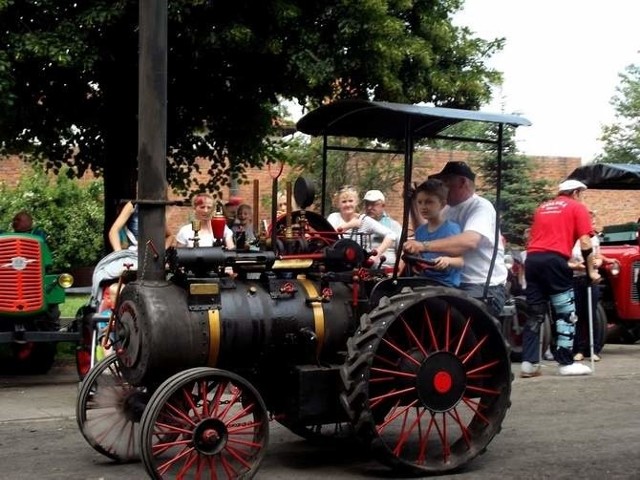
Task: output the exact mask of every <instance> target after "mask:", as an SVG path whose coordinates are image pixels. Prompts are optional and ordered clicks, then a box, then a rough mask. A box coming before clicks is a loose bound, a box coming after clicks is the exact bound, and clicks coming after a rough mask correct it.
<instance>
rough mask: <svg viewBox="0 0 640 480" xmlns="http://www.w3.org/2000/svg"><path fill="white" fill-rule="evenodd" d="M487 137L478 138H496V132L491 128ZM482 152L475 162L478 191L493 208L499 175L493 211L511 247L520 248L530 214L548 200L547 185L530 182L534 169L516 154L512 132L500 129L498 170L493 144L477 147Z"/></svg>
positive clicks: (528, 223) (545, 182) (540, 182)
mask: <svg viewBox="0 0 640 480" xmlns="http://www.w3.org/2000/svg"><path fill="white" fill-rule="evenodd" d="M486 133H487V136H485V137H480V138H493V139H494V140H495V139H497V135H498V132H497V129H496V127H494V126H492V127H491V128H489V129H488V130H487V132H486ZM476 146H477V147H479V148H481V149H482V150H483V151H484V152H485V153H484V154H482V155H481V158H480V161H479V162H478V166H479V171H480V172H481V175H482V180H483V184H482V188H481V189H479V191H480V192H481V193H482V194H483V196H484V197H486V198H487V199H489V200H490V201H491V202H493V203H494V205H496V192H497V187H498V174H500V201H499V202H498V204H497V206H496V209H497V210H498V212H499V214H500V221H501V231H502V234H503V235H504V236H505V238H506V239H507V240H508V241H509V242H510V243H513V244H516V245H524V243H525V242H524V231H525V229H526V228H528V227H529V226H531V221H532V218H533V212H534V211H535V209H536V207H537V206H538V205H539V204H540V203H541V202H542V201H544V200H547V199H548V198H549V196H550V195H549V191H550V190H549V182H548V181H547V180H545V179H534V178H533V169H534V166H533V164H532V162H531V160H530V159H529V158H527V157H526V156H524V155H522V154H520V153H519V152H518V148H517V146H516V143H515V129H514V128H513V127H505V128H504V130H503V152H502V159H501V162H500V163H501V165H502V168H501V169H500V170H499V169H498V156H497V147H496V145H495V144H483V145H481V144H477V145H476Z"/></svg>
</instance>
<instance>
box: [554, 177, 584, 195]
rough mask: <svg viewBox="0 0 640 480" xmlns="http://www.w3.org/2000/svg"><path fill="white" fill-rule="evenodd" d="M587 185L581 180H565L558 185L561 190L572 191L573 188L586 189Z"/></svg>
mask: <svg viewBox="0 0 640 480" xmlns="http://www.w3.org/2000/svg"><path fill="white" fill-rule="evenodd" d="M586 189H587V186H586V185H585V184H584V183H582V182H581V181H579V180H573V179H570V180H565V181H564V182H562V183H561V184H560V185H559V186H558V191H559V192H572V191H573V190H586Z"/></svg>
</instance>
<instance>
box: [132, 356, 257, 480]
mask: <svg viewBox="0 0 640 480" xmlns="http://www.w3.org/2000/svg"><path fill="white" fill-rule="evenodd" d="M268 439H269V416H268V414H267V409H266V407H265V404H264V402H263V400H262V397H261V396H260V394H259V393H258V391H257V390H256V389H255V388H254V387H253V386H252V385H251V384H250V383H249V382H248V381H246V380H245V379H243V378H242V377H240V376H239V375H236V374H234V373H231V372H226V371H224V370H219V369H214V368H207V367H200V368H193V369H190V370H186V371H184V372H180V373H177V374H176V375H174V376H173V377H170V378H169V379H168V380H166V381H165V382H164V383H163V384H162V385H160V387H159V388H158V390H157V391H156V392H155V394H154V395H153V396H152V397H151V400H150V402H149V406H148V408H147V410H146V411H145V413H144V415H143V418H142V430H141V441H140V444H141V450H142V460H143V462H144V466H145V468H146V470H147V473H148V474H149V476H150V477H151V478H155V479H169V478H220V479H231V478H251V477H253V475H255V472H256V471H257V469H258V468H259V466H260V463H261V462H262V458H263V456H264V452H265V449H266V446H267V443H268Z"/></svg>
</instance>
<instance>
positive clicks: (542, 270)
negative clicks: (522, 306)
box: [524, 252, 573, 305]
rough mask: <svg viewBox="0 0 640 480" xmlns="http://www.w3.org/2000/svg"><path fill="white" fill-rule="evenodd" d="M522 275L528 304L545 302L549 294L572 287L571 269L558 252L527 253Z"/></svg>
mask: <svg viewBox="0 0 640 480" xmlns="http://www.w3.org/2000/svg"><path fill="white" fill-rule="evenodd" d="M524 277H525V279H526V281H527V289H526V290H525V293H526V294H527V303H528V304H529V305H540V304H542V303H546V302H548V301H549V297H550V296H551V295H555V294H556V293H562V292H566V291H567V290H572V289H573V270H571V267H569V263H568V262H567V259H566V258H565V257H563V256H562V255H560V254H558V253H552V252H545V253H527V259H526V260H525V262H524Z"/></svg>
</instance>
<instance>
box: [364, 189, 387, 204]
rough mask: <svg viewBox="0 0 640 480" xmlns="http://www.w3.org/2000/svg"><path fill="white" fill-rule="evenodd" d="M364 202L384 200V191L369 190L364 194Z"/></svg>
mask: <svg viewBox="0 0 640 480" xmlns="http://www.w3.org/2000/svg"><path fill="white" fill-rule="evenodd" d="M364 201H365V202H384V193H382V192H381V191H380V190H369V191H368V192H367V193H365V194H364Z"/></svg>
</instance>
